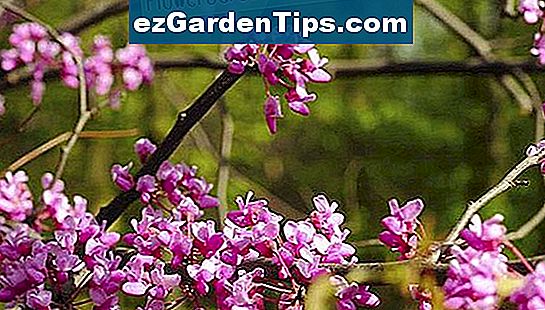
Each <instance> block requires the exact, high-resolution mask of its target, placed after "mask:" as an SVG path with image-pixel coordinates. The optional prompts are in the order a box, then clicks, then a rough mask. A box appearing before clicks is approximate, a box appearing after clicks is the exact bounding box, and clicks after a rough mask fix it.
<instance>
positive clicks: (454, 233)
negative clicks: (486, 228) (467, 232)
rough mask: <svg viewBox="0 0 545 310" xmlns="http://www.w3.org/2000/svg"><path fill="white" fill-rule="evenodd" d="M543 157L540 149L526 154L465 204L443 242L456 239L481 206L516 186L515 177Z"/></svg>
mask: <svg viewBox="0 0 545 310" xmlns="http://www.w3.org/2000/svg"><path fill="white" fill-rule="evenodd" d="M543 159H545V150H543V149H541V150H539V151H538V153H537V154H535V155H532V156H527V157H526V158H524V159H523V160H522V161H521V162H519V163H518V164H517V165H516V166H515V167H514V168H513V169H512V170H511V171H509V173H507V174H506V175H505V177H503V179H502V180H501V181H500V182H499V183H498V184H496V185H495V186H493V187H492V188H491V189H489V190H488V191H487V192H486V193H485V194H484V195H482V196H481V197H480V198H479V199H477V201H475V202H470V203H469V204H468V206H467V209H466V211H465V213H464V214H463V215H462V217H461V218H460V220H459V221H458V222H457V223H456V225H455V226H454V228H453V229H452V230H451V231H450V233H449V234H448V236H447V238H446V239H445V243H447V244H450V243H453V242H454V241H456V239H457V238H458V235H459V234H460V232H461V231H462V229H464V227H465V226H466V225H467V223H469V221H470V220H471V217H473V215H474V214H475V213H477V212H478V211H479V210H480V209H481V208H483V207H484V206H485V205H486V204H488V203H489V202H490V201H491V200H492V199H494V198H496V197H498V196H499V195H500V194H502V193H504V192H506V191H508V190H510V189H512V188H514V187H516V186H517V178H518V177H519V176H520V175H521V174H522V173H524V172H525V171H526V170H527V169H528V168H530V167H533V166H536V165H538V164H539V163H540V162H541V161H543Z"/></svg>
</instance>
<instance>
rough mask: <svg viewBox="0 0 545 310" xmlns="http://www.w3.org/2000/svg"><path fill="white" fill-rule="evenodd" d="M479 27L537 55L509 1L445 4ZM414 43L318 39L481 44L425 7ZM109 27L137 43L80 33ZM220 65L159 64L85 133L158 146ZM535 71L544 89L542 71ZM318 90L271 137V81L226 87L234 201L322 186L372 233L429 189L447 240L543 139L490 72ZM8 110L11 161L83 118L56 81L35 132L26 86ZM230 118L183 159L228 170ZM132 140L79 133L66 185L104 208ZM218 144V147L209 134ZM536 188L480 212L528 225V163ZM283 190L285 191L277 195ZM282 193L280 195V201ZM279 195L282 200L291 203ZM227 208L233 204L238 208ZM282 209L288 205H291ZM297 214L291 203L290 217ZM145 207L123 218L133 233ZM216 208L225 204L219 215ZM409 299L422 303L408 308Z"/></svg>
mask: <svg viewBox="0 0 545 310" xmlns="http://www.w3.org/2000/svg"><path fill="white" fill-rule="evenodd" d="M442 4H444V5H445V6H447V7H448V8H449V9H451V10H452V11H453V12H454V13H456V14H457V15H458V16H460V17H461V18H463V19H464V20H465V21H466V22H467V23H468V24H470V25H471V26H472V27H474V28H475V29H477V30H478V31H479V32H481V33H483V34H484V35H485V36H486V37H487V38H489V39H490V40H491V42H492V44H493V46H494V48H495V52H496V53H497V54H498V55H500V56H501V58H502V59H503V58H505V59H512V58H513V57H518V58H527V59H529V58H530V57H531V56H530V55H529V53H528V50H529V47H530V46H531V44H532V33H533V31H534V30H535V29H534V27H531V26H526V25H525V24H524V23H523V22H522V21H521V20H520V18H519V19H517V20H513V19H509V18H501V17H500V12H501V9H502V8H501V7H500V3H499V2H498V1H483V2H475V1H470V0H461V1H442ZM93 5H96V1H89V0H78V1H68V0H45V1H40V2H34V3H32V5H31V6H30V9H29V10H30V11H31V12H33V13H35V14H36V15H38V16H39V17H40V18H42V19H43V20H45V21H47V22H50V23H51V24H53V25H59V24H60V23H62V22H63V21H65V20H67V19H70V18H71V17H72V16H73V15H74V14H77V13H79V12H83V11H85V10H86V9H88V8H90V7H92V6H93ZM415 20H416V25H415V33H416V35H415V44H414V45H413V46H348V45H342V46H334V45H332V46H320V51H321V52H322V54H324V55H326V56H328V57H329V58H330V62H331V63H333V64H334V63H335V62H336V61H339V60H343V61H345V60H358V61H359V60H363V61H366V62H374V61H377V62H378V61H381V62H383V61H408V60H426V61H434V60H453V61H464V60H468V59H471V58H473V57H475V56H476V55H475V53H474V52H473V51H472V50H471V48H469V47H468V46H466V45H465V44H464V43H463V42H461V41H460V40H459V39H458V38H457V37H456V36H455V35H453V34H452V33H451V32H449V31H448V30H446V29H445V28H444V27H443V25H442V24H440V23H439V22H437V21H436V20H435V19H434V18H432V17H430V16H429V15H428V14H427V13H425V12H422V10H420V9H419V8H416V9H415ZM9 30H10V29H9V28H3V29H0V47H7V41H6V39H7V36H8V33H9ZM99 33H101V34H105V35H109V36H110V37H111V38H112V41H113V43H114V45H115V46H117V47H121V46H123V45H125V44H126V41H127V15H126V14H123V15H120V16H117V17H113V18H109V19H108V20H106V21H104V22H101V23H99V24H97V25H95V26H93V27H91V28H89V29H88V30H86V31H84V32H83V33H82V38H83V45H84V46H85V47H86V48H88V47H89V46H90V44H91V41H92V38H93V36H94V35H96V34H99ZM223 48H224V47H221V46H196V45H192V46H190V45H187V46H166V45H164V46H153V45H150V46H148V50H149V52H150V53H151V55H152V57H171V58H180V59H184V58H188V57H207V58H211V59H216V60H221V55H220V51H221V50H223ZM217 74H218V72H216V71H214V70H209V69H199V68H193V69H180V70H175V69H171V70H165V71H160V72H157V76H156V80H155V83H154V84H153V85H152V86H151V87H147V88H144V89H143V90H140V91H138V92H135V93H130V94H128V96H127V99H126V101H125V102H124V103H123V105H122V108H121V109H120V110H119V111H113V110H105V111H103V112H102V113H101V114H100V115H99V116H98V117H97V118H96V119H94V120H92V121H91V122H89V124H88V126H87V127H86V129H88V130H112V129H129V128H137V129H138V130H139V131H140V135H141V136H148V137H150V138H151V139H152V140H154V141H156V142H159V141H160V140H161V139H162V137H163V136H164V135H165V133H166V132H167V131H168V130H169V128H170V127H171V125H172V124H173V122H174V120H175V117H176V112H177V111H180V110H181V109H183V108H184V107H186V106H188V105H189V104H190V103H191V102H192V100H193V99H194V98H196V97H197V96H198V95H199V93H201V92H202V91H203V90H204V89H205V87H206V86H207V85H208V84H209V83H210V82H211V81H212V80H213V79H214V77H215V76H216V75H217ZM535 79H536V81H537V84H538V87H539V88H540V89H545V81H544V79H543V78H542V75H541V74H536V75H535ZM312 90H313V91H315V92H317V93H318V96H319V99H318V101H317V102H316V103H313V104H312V106H311V108H312V114H311V116H310V117H308V118H307V119H305V118H302V117H299V116H296V115H293V114H292V113H291V112H289V111H287V109H285V114H286V117H285V119H284V120H282V121H280V124H279V127H280V130H279V133H278V134H277V135H275V136H270V135H269V133H268V131H267V129H266V126H265V123H264V120H263V116H262V103H263V101H264V99H265V98H264V91H263V87H262V82H261V80H260V78H259V77H256V76H246V77H244V78H243V79H242V80H241V81H240V82H239V83H238V84H237V85H236V86H235V87H234V88H233V89H232V90H231V91H230V92H229V93H228V94H227V96H226V98H225V104H226V105H227V107H228V109H229V111H230V113H231V114H232V117H233V119H234V128H235V132H234V141H233V152H232V163H231V164H232V166H233V168H234V169H236V170H237V171H238V172H239V173H231V178H230V180H229V192H228V196H229V201H232V200H233V199H234V197H236V195H239V194H245V193H246V191H248V190H254V191H256V192H257V194H258V195H259V196H266V195H269V193H270V194H272V195H274V197H270V196H269V198H270V200H271V205H272V207H273V209H275V210H276V211H278V212H280V213H285V212H284V211H286V212H288V211H287V210H285V209H286V205H289V206H291V207H292V208H293V209H294V210H295V212H296V213H297V214H296V216H298V217H303V216H304V214H305V213H306V212H307V211H308V210H310V208H311V198H312V196H313V195H314V194H316V193H322V192H323V193H327V195H328V196H329V197H330V198H332V199H335V200H337V201H339V202H340V204H341V205H342V210H343V211H344V212H345V213H346V215H347V226H348V227H349V228H351V230H352V232H353V234H352V236H351V241H359V240H365V239H370V238H375V237H376V236H377V234H378V233H379V232H380V230H381V228H380V224H379V221H380V218H381V217H383V216H384V215H385V214H387V212H388V209H387V204H386V202H387V200H388V199H389V198H392V197H397V198H399V199H400V200H402V201H405V200H407V199H411V198H414V197H421V198H423V199H424V201H425V202H426V205H427V207H426V209H425V213H424V216H423V219H424V220H423V221H424V223H425V225H426V228H427V230H428V234H430V235H432V236H433V238H435V239H437V240H440V239H441V238H442V237H443V236H444V235H445V234H446V232H447V231H448V229H449V227H451V226H452V225H453V223H454V222H455V221H456V219H457V217H458V216H459V215H460V214H461V213H462V212H463V210H464V206H465V203H466V202H467V201H469V200H471V199H475V198H477V197H478V196H479V195H480V194H482V193H483V192H484V191H485V190H486V189H487V188H489V187H490V186H491V185H493V184H494V183H495V182H497V181H498V180H499V179H500V178H501V177H502V176H503V174H504V173H505V172H506V171H507V170H508V169H509V168H510V167H511V166H513V165H514V164H515V163H516V162H517V161H518V160H520V159H521V158H522V157H523V151H524V148H525V147H526V145H527V144H528V143H530V142H532V140H533V139H534V133H533V130H534V121H533V118H532V117H531V116H528V115H523V114H521V112H520V109H519V108H518V106H517V104H516V103H515V102H514V101H513V100H512V99H511V97H510V96H509V95H508V93H506V92H505V91H504V90H503V89H502V88H501V87H500V86H499V84H498V83H497V80H496V78H495V77H494V76H485V75H477V76H475V75H473V76H468V75H462V74H459V75H441V74H429V75H423V76H411V75H400V76H396V75H378V76H368V77H365V76H362V77H358V78H354V77H351V78H339V79H336V80H334V81H333V82H332V83H330V84H328V85H318V86H313V87H312ZM0 92H1V93H2V94H4V95H5V96H6V101H7V104H6V106H7V113H6V115H4V116H3V117H2V118H0V145H1V152H0V169H3V168H6V167H7V166H8V165H9V164H10V163H11V162H13V161H14V160H16V159H17V158H19V157H20V156H22V155H23V154H25V153H26V152H28V151H30V150H31V149H33V148H35V147H36V146H38V145H40V144H42V143H44V142H45V141H47V140H49V139H51V138H53V137H54V136H56V135H58V134H60V133H62V132H65V131H68V130H70V129H71V128H72V126H73V125H74V122H75V120H76V118H77V111H78V108H77V92H76V91H74V90H68V89H66V88H65V87H62V86H60V84H59V83H58V82H50V83H48V85H47V91H46V95H45V98H44V102H43V105H42V108H41V109H40V111H39V113H38V114H37V115H36V117H35V118H34V119H33V121H32V122H31V124H30V126H29V127H28V129H27V130H26V131H24V132H22V133H15V130H16V128H17V126H18V124H19V123H20V122H21V121H22V120H23V119H24V118H25V117H26V116H27V115H28V114H29V113H30V111H31V110H32V105H31V102H30V99H29V96H28V93H29V91H28V85H19V86H17V87H13V88H9V89H1V90H0ZM220 137H221V121H220V117H219V110H218V108H217V107H216V108H214V110H213V111H212V112H211V113H210V114H209V115H208V116H207V117H206V119H205V120H204V121H203V122H202V124H201V125H200V126H199V127H198V129H197V130H196V131H195V132H194V133H193V134H192V135H191V136H190V137H188V138H187V139H186V140H185V141H184V143H183V145H182V146H181V147H180V149H179V150H178V151H177V152H176V154H175V155H174V158H173V159H174V160H183V161H185V162H186V163H189V164H194V165H197V166H199V167H200V171H201V174H202V175H203V176H205V177H206V178H207V179H208V180H209V181H211V182H215V181H216V178H217V167H218V160H217V159H216V157H215V156H214V155H213V154H211V152H210V151H209V149H210V146H211V147H212V148H213V149H214V150H215V152H218V150H219V144H220ZM135 139H136V137H134V138H125V139H112V140H103V139H101V140H90V139H82V140H80V141H79V142H78V144H77V146H76V147H75V149H74V150H73V153H72V155H71V156H70V159H69V162H68V167H67V170H66V172H65V174H64V179H65V180H66V183H67V184H68V192H69V193H79V194H82V195H84V196H85V197H87V198H88V199H89V200H90V203H91V205H92V208H93V209H95V210H96V209H97V208H99V207H100V206H102V205H104V204H105V203H107V202H108V201H109V200H110V199H111V198H112V197H113V196H114V195H115V194H116V193H117V191H116V189H115V187H114V186H113V184H112V183H111V181H110V175H109V170H110V167H111V165H112V164H113V163H117V162H121V163H127V162H128V161H131V160H132V161H135V160H136V158H135V156H134V154H133V151H132V149H133V148H132V144H133V142H134V141H135ZM208 142H209V144H207V143H208ZM58 157H59V149H54V150H52V151H50V152H48V153H46V154H45V155H43V156H41V157H40V158H38V159H36V160H34V161H32V162H31V163H30V164H28V165H26V166H25V167H24V169H25V170H26V171H27V172H28V173H29V174H30V176H31V178H32V185H33V189H34V192H35V193H38V192H39V178H40V176H41V175H42V174H43V173H44V172H46V171H51V170H53V169H54V167H55V163H56V161H57V159H58ZM525 177H527V178H529V179H530V181H531V185H530V186H529V187H528V188H519V189H516V190H513V191H511V192H510V193H508V194H506V195H503V196H501V197H500V198H498V199H496V200H494V202H493V203H492V204H490V205H489V206H487V207H486V208H485V209H484V210H483V212H482V214H483V216H485V217H488V216H490V215H492V214H494V213H497V212H501V213H503V214H504V215H505V217H506V225H507V226H508V227H509V228H510V230H514V229H516V228H517V227H518V226H519V225H521V224H522V223H524V222H525V221H526V220H527V219H528V218H529V217H530V216H531V215H532V214H533V213H534V212H537V210H539V208H540V207H541V206H542V205H543V202H544V199H543V198H544V191H543V184H542V181H541V180H540V177H539V173H538V172H537V169H534V170H532V171H531V172H529V173H527V174H526V175H525ZM275 197H276V198H275ZM277 197H281V198H280V199H278V198H277ZM280 200H282V201H280ZM229 207H233V206H232V205H230V206H229ZM283 209H284V210H283ZM293 213H294V211H293V210H291V211H289V214H293ZM136 214H138V210H136V208H132V209H131V212H129V213H128V214H126V216H125V217H124V218H123V219H122V220H121V221H120V222H119V223H118V224H117V226H116V228H117V229H119V230H123V229H126V225H125V224H126V223H127V220H128V218H129V217H131V216H135V215H136ZM210 216H215V214H210ZM544 233H545V225H541V226H540V227H539V229H537V230H536V231H534V232H533V233H532V234H531V235H530V236H529V237H527V238H526V239H524V240H521V241H519V242H517V245H519V246H520V248H521V249H522V250H523V251H524V253H526V254H528V255H533V254H538V253H543V252H545V248H544V247H543V243H542V240H543V237H544ZM359 257H360V258H361V260H363V261H366V260H395V255H394V254H391V253H388V252H387V251H386V250H385V249H383V248H380V247H374V248H365V249H364V248H361V249H359ZM378 290H379V291H381V294H382V295H383V296H389V295H390V294H393V295H394V296H395V295H399V292H397V291H395V290H396V289H394V288H378ZM400 304H405V303H404V302H403V301H402V300H400V299H399V298H385V302H384V305H383V306H382V308H383V309H399V307H400ZM409 308H412V306H411V307H409Z"/></svg>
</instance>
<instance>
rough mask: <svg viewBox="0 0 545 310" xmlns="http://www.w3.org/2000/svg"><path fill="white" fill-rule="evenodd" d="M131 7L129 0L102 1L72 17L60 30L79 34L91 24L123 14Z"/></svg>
mask: <svg viewBox="0 0 545 310" xmlns="http://www.w3.org/2000/svg"><path fill="white" fill-rule="evenodd" d="M128 9H129V1H128V0H114V1H110V2H108V3H102V4H99V5H97V6H95V7H94V8H91V9H89V10H86V11H85V12H84V13H82V14H80V15H76V17H75V18H74V19H71V20H69V21H67V22H65V23H64V24H62V25H60V26H59V27H58V29H59V31H63V32H64V31H66V32H71V33H72V34H77V33H79V32H81V31H83V30H85V29H86V28H88V27H89V26H92V25H94V24H96V23H99V22H101V21H103V20H105V19H106V18H108V17H111V16H115V15H118V14H121V13H123V12H125V11H127V10H128Z"/></svg>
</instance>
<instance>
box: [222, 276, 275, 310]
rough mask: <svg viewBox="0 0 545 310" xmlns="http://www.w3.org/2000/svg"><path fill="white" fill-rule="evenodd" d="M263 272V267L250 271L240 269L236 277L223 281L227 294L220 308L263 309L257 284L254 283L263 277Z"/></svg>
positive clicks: (223, 309) (224, 309)
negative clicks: (233, 279)
mask: <svg viewBox="0 0 545 310" xmlns="http://www.w3.org/2000/svg"><path fill="white" fill-rule="evenodd" d="M264 274H265V272H264V271H263V269H261V268H256V269H254V270H253V271H251V272H245V271H240V272H239V274H238V278H237V279H236V280H235V281H233V282H232V283H229V282H227V281H223V282H222V284H223V287H224V288H225V290H226V291H228V292H229V294H228V296H227V297H226V298H225V302H224V307H220V309H221V310H226V309H247V310H262V309H265V305H264V303H263V297H262V295H261V294H260V293H259V290H257V288H258V286H259V284H258V283H256V280H258V279H261V278H263V276H264Z"/></svg>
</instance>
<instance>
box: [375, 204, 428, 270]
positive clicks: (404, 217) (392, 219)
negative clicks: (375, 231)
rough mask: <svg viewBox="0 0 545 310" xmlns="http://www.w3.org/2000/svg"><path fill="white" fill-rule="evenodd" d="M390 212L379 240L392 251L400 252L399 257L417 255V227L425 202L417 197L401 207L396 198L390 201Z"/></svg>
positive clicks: (383, 223) (385, 219)
mask: <svg viewBox="0 0 545 310" xmlns="http://www.w3.org/2000/svg"><path fill="white" fill-rule="evenodd" d="M388 204H389V206H390V214H391V216H388V217H386V218H384V219H382V221H381V224H382V226H384V228H385V229H386V230H385V231H383V232H382V233H380V235H379V240H380V241H381V242H382V243H384V244H385V245H386V246H387V247H389V248H390V249H391V250H392V251H397V252H399V253H400V256H399V257H398V259H400V260H405V259H410V258H412V257H414V256H415V255H416V247H417V246H418V236H417V234H416V228H417V226H418V224H419V222H418V216H419V215H420V213H421V212H422V210H423V209H424V202H423V201H422V200H420V199H415V200H411V201H408V202H407V203H405V205H404V206H403V207H401V208H400V207H399V204H398V202H397V200H396V199H392V200H390V201H389V202H388Z"/></svg>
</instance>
